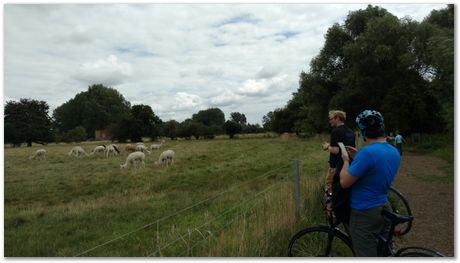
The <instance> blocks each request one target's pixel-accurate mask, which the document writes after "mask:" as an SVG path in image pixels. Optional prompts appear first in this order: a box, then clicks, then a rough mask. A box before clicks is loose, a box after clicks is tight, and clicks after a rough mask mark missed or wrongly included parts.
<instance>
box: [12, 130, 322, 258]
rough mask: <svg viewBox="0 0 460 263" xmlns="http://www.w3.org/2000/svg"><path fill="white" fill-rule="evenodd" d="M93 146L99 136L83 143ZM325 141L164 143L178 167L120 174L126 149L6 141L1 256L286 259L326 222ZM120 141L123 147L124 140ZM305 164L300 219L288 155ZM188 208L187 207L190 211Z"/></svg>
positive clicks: (149, 160)
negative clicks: (102, 151)
mask: <svg viewBox="0 0 460 263" xmlns="http://www.w3.org/2000/svg"><path fill="white" fill-rule="evenodd" d="M82 145H83V147H84V148H85V149H86V150H87V151H88V152H89V151H90V149H92V148H93V147H94V146H95V145H97V143H96V142H92V143H83V144H82ZM319 145H320V142H319V141H316V140H314V141H306V140H300V139H289V140H281V139H277V138H250V139H236V140H227V139H219V140H208V141H201V140H200V141H196V140H191V141H167V142H166V146H165V147H164V148H163V149H162V150H164V149H173V150H175V151H176V161H175V164H174V165H173V166H172V167H169V168H161V167H156V166H154V165H153V162H154V161H155V160H156V159H157V158H158V156H159V153H160V152H159V151H156V152H153V153H152V154H151V155H147V160H146V167H145V168H144V169H139V170H137V171H134V170H131V171H121V170H120V168H119V165H120V164H121V163H123V162H124V160H125V158H126V156H127V154H126V153H122V154H121V155H119V156H117V157H112V158H104V157H91V158H87V157H85V158H82V159H79V160H76V159H72V158H70V157H69V156H68V155H67V152H68V151H69V150H70V148H71V147H72V146H73V145H68V144H58V145H48V146H45V148H46V150H47V159H46V160H45V161H31V160H28V156H29V155H31V154H32V153H33V152H34V151H35V150H36V149H37V148H39V147H42V146H33V147H32V148H9V147H5V149H4V152H5V156H4V164H5V179H4V193H5V201H4V202H5V203H4V204H5V210H4V212H5V215H4V219H5V220H4V222H5V224H4V225H5V228H4V230H5V235H4V240H5V247H4V248H5V256H7V257H12V256H22V257H24V256H75V255H81V256H96V257H97V256H142V257H145V256H153V257H156V256H187V257H189V256H219V257H221V256H245V257H248V256H249V257H250V256H285V255H286V247H287V244H288V241H289V238H290V237H291V236H292V235H293V234H294V233H295V232H296V231H297V230H298V229H299V228H300V227H302V226H305V225H306V224H312V223H314V222H317V221H320V220H322V218H321V214H322V212H321V209H320V208H319V202H318V198H317V197H318V196H320V194H319V189H320V183H319V181H320V180H321V179H322V178H323V171H322V170H323V167H325V164H326V160H327V154H326V153H324V152H322V151H321V150H320V146H319ZM119 146H120V148H123V144H120V145H119ZM293 159H299V160H300V163H301V178H302V198H303V206H304V212H303V213H302V218H301V220H300V221H299V220H296V218H295V207H294V197H293V191H292V189H293V182H292V171H291V161H292V160H293ZM185 208H187V209H185Z"/></svg>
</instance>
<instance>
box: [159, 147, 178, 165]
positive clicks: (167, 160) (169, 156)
mask: <svg viewBox="0 0 460 263" xmlns="http://www.w3.org/2000/svg"><path fill="white" fill-rule="evenodd" d="M173 163H174V151H173V150H166V151H164V152H162V153H161V154H160V158H158V161H156V162H155V165H166V166H169V165H172V164H173Z"/></svg>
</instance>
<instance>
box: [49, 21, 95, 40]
mask: <svg viewBox="0 0 460 263" xmlns="http://www.w3.org/2000/svg"><path fill="white" fill-rule="evenodd" d="M55 42H56V43H57V44H63V43H70V44H76V45H81V44H86V43H90V42H92V39H91V37H90V36H89V34H88V30H87V28H86V27H85V26H83V25H77V26H75V27H74V28H73V29H72V30H71V31H70V32H64V33H62V34H59V35H57V36H55Z"/></svg>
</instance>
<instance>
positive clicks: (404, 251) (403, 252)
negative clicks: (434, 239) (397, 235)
mask: <svg viewBox="0 0 460 263" xmlns="http://www.w3.org/2000/svg"><path fill="white" fill-rule="evenodd" d="M395 257H444V255H443V254H442V253H441V252H438V251H436V250H433V249H429V248H425V247H405V248H401V249H400V250H398V252H396V254H395Z"/></svg>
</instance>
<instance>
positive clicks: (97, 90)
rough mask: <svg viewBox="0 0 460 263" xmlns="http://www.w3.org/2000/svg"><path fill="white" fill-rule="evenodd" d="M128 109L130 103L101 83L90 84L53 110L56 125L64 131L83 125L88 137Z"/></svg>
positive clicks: (113, 121)
mask: <svg viewBox="0 0 460 263" xmlns="http://www.w3.org/2000/svg"><path fill="white" fill-rule="evenodd" d="M129 111H130V103H129V102H128V101H126V100H125V98H124V97H123V96H122V95H121V94H120V93H119V92H118V91H117V90H115V89H113V88H109V87H105V86H103V85H101V84H98V85H92V86H90V87H88V90H87V91H85V92H81V93H79V94H77V95H76V96H75V97H74V98H73V99H71V100H69V101H67V102H65V103H64V104H63V105H61V106H59V107H57V108H56V109H55V110H54V112H53V117H54V119H55V121H56V126H57V128H59V129H60V130H61V131H63V132H65V131H68V130H70V129H73V128H75V127H76V126H83V127H85V129H86V132H87V134H88V136H89V137H94V131H95V130H99V129H105V128H106V127H107V126H108V125H109V124H114V123H116V122H118V121H119V118H120V116H122V115H124V114H127V113H128V112H129Z"/></svg>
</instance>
